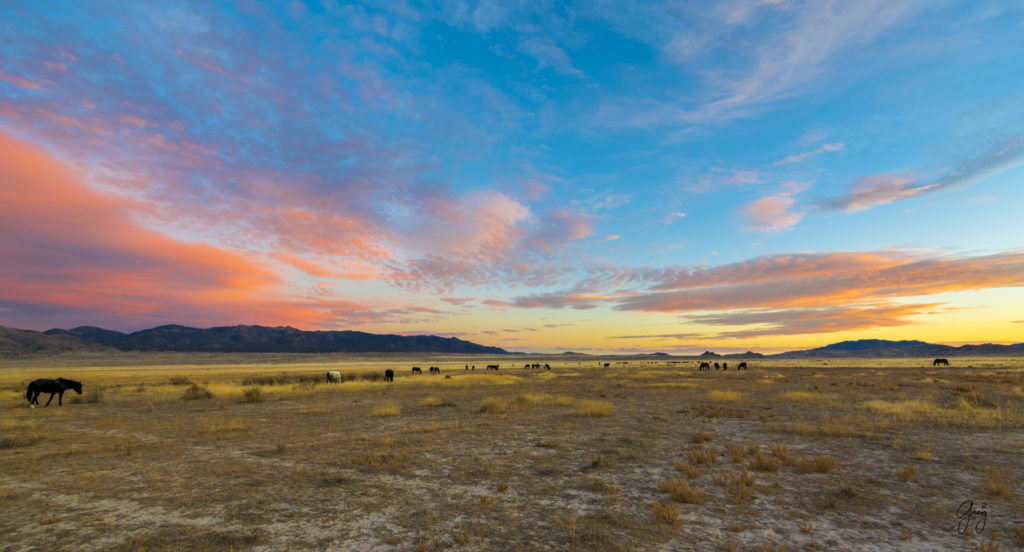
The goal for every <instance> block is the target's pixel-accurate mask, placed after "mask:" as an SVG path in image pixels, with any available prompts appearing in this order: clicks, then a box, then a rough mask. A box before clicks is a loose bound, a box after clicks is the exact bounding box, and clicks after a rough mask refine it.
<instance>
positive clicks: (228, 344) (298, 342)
mask: <svg viewBox="0 0 1024 552" xmlns="http://www.w3.org/2000/svg"><path fill="white" fill-rule="evenodd" d="M110 351H181V352H225V353H227V352H233V353H441V354H487V355H505V354H514V353H510V352H509V351H506V350H505V349H502V348H499V347H488V346H485V345H479V344H477V343H473V342H471V341H465V340H462V339H458V338H455V337H438V336H435V335H412V336H403V335H393V334H372V333H366V332H356V331H304V330H297V329H295V328H292V327H290V326H276V327H268V326H220V327H215V328H207V329H200V328H190V327H187V326H179V325H173V324H172V325H167V326H158V327H156V328H151V329H148V330H141V331H137V332H132V333H123V332H118V331H113V330H106V329H103V328H97V327H95V326H79V327H77V328H72V329H70V330H62V329H57V328H55V329H52V330H47V331H45V332H36V331H32V330H17V329H14V328H7V327H4V326H0V356H16V355H27V354H59V353H69V352H110ZM566 354H575V353H566ZM656 354H658V355H664V353H656ZM1018 355H1020V356H1024V343H1017V344H1014V345H994V344H992V343H986V344H982V345H961V346H959V347H953V346H950V345H939V344H935V343H926V342H924V341H888V340H884V339H861V340H857V341H843V342H840V343H833V344H831V345H826V346H824V347H818V348H815V349H807V350H802V351H789V352H785V353H779V354H774V355H763V354H761V353H755V352H752V351H747V352H745V353H731V354H717V353H713V352H711V351H705V352H704V353H703V354H701V355H699V356H698V358H723V359H756V358H782V359H801V358H896V357H957V356H1018ZM665 356H667V355H665Z"/></svg>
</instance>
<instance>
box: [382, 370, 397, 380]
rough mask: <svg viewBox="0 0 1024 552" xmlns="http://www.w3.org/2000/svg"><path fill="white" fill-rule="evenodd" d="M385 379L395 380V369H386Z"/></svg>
mask: <svg viewBox="0 0 1024 552" xmlns="http://www.w3.org/2000/svg"><path fill="white" fill-rule="evenodd" d="M384 381H395V371H394V370H392V369H391V368H388V369H387V370H384Z"/></svg>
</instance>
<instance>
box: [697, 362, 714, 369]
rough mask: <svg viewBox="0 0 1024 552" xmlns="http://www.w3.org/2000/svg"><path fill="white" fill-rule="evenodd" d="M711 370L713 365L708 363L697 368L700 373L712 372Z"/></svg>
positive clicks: (703, 363) (702, 363)
mask: <svg viewBox="0 0 1024 552" xmlns="http://www.w3.org/2000/svg"><path fill="white" fill-rule="evenodd" d="M710 369H711V365H710V364H708V363H707V362H701V363H700V366H698V367H697V370H699V371H704V370H710Z"/></svg>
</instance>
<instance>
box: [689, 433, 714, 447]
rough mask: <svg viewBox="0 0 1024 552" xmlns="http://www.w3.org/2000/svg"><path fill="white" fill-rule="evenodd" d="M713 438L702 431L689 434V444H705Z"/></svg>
mask: <svg viewBox="0 0 1024 552" xmlns="http://www.w3.org/2000/svg"><path fill="white" fill-rule="evenodd" d="M714 438H715V436H714V435H712V434H711V433H708V432H706V431H703V430H701V431H698V432H696V433H691V434H690V442H691V443H693V444H700V443H707V442H708V441H711V440H712V439H714Z"/></svg>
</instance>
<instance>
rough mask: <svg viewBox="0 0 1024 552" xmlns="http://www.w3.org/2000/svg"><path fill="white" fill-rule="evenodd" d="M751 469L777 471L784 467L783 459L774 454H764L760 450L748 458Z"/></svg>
mask: <svg viewBox="0 0 1024 552" xmlns="http://www.w3.org/2000/svg"><path fill="white" fill-rule="evenodd" d="M747 464H748V465H749V466H750V469H752V470H754V471H759V472H777V471H779V468H781V467H782V461H781V460H779V459H778V458H775V457H774V456H769V455H767V454H764V453H763V452H761V451H760V450H759V451H757V452H756V453H755V454H754V455H753V456H751V457H750V458H749V459H747Z"/></svg>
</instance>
